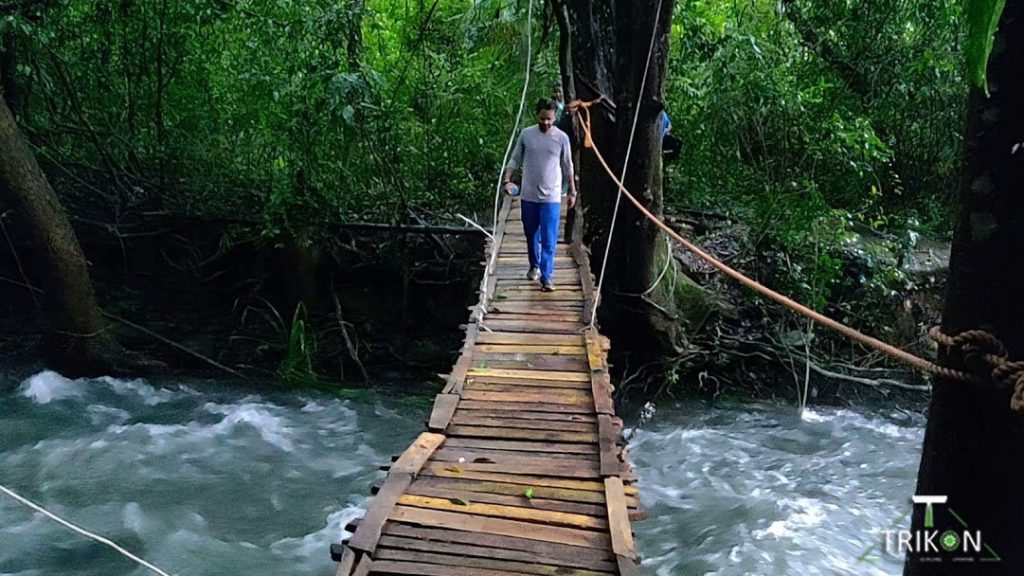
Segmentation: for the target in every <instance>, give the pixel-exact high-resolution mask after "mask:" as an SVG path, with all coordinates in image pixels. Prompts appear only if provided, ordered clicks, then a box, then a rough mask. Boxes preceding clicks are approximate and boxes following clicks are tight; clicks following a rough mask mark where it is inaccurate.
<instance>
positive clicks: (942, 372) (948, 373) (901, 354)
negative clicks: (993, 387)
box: [570, 97, 975, 382]
mask: <svg viewBox="0 0 1024 576" xmlns="http://www.w3.org/2000/svg"><path fill="white" fill-rule="evenodd" d="M602 98H603V97H602ZM602 98H599V99H597V100H593V101H591V102H583V101H579V100H577V101H574V102H572V103H571V104H570V110H573V111H574V112H575V113H576V114H577V115H580V116H585V117H584V118H583V119H582V120H583V121H582V125H583V131H584V133H585V138H584V144H583V145H584V146H585V147H586V148H591V149H592V150H593V151H594V155H595V156H596V157H597V160H598V162H600V163H601V166H602V167H604V170H605V172H607V173H608V176H610V177H611V179H612V180H613V181H614V182H615V184H616V185H618V186H619V189H620V190H621V192H622V193H623V194H625V196H626V198H629V201H630V202H632V203H633V205H634V206H636V208H637V210H640V212H641V213H642V214H643V215H644V216H645V217H647V219H648V220H650V221H651V222H653V223H654V224H655V225H656V226H658V227H659V228H661V230H662V231H664V232H665V233H666V234H668V235H669V236H670V237H671V238H672V239H674V240H675V241H676V242H679V243H680V244H682V245H683V246H684V247H685V248H686V249H687V250H690V251H691V252H693V253H694V254H696V255H697V256H699V257H701V258H702V259H704V261H706V262H707V263H708V264H711V265H712V266H714V267H715V268H717V269H718V270H719V271H721V272H722V273H723V274H725V275H726V276H729V277H731V278H733V279H735V280H737V281H738V282H740V283H741V284H743V285H744V286H747V287H748V288H750V289H751V290H753V291H754V292H757V293H758V294H760V295H762V296H764V297H766V298H769V299H771V300H774V301H775V302H778V303H779V304H782V305H783V306H785V307H786V308H789V309H790V310H792V311H793V312H796V313H797V314H801V315H803V316H806V317H807V318H810V319H811V320H813V321H814V322H817V323H818V324H820V325H822V326H825V327H826V328H829V329H831V330H833V331H835V332H838V333H839V334H842V335H843V336H846V337H847V338H850V339H851V340H854V341H856V342H860V343H861V344H863V345H865V346H867V347H869V348H871V349H873V350H877V351H879V352H881V353H883V354H886V355H887V356H890V357H892V358H896V359H898V360H902V361H904V362H906V363H907V364H910V365H911V366H913V367H915V368H918V369H920V370H924V371H925V372H930V373H932V374H937V375H939V376H942V377H944V378H948V379H950V380H956V381H960V382H972V381H975V378H973V377H972V376H971V375H970V374H967V373H966V372H961V371H959V370H954V369H952V368H946V367H945V366H940V365H938V364H936V363H935V362H932V361H930V360H926V359H924V358H921V357H919V356H916V355H914V354H911V353H910V352H907V351H905V350H900V349H899V348H897V347H895V346H893V345H891V344H888V343H886V342H882V341H881V340H879V339H877V338H872V337H871V336H868V335H866V334H863V333H861V332H859V331H857V330H855V329H853V328H851V327H849V326H847V325H845V324H843V323H841V322H838V321H836V320H833V319H831V318H829V317H828V316H825V315H824V314H821V313H819V312H816V311H814V310H811V309H810V308H808V307H806V306H804V305H803V304H800V303H799V302H796V301H794V300H793V299H791V298H789V297H787V296H783V295H782V294H779V293H778V292H776V291H774V290H772V289H770V288H768V287H766V286H764V285H762V284H760V283H759V282H757V281H756V280H753V279H751V278H748V277H747V276H744V275H743V274H742V273H740V272H738V271H736V270H734V269H732V268H730V267H729V266H727V265H726V264H725V263H723V262H721V261H719V260H718V259H717V258H715V257H714V256H712V255H710V254H708V253H707V252H705V251H703V250H701V249H700V248H698V247H697V246H696V245H695V244H693V243H692V242H690V241H689V240H687V239H685V238H683V237H682V236H680V235H679V234H678V233H677V232H676V231H675V230H673V229H672V228H670V227H669V226H668V225H666V224H665V223H664V222H662V221H661V220H660V219H659V218H658V217H656V216H655V215H654V214H652V213H651V212H650V211H649V210H648V209H647V208H645V207H644V205H643V204H641V203H640V201H639V200H637V199H636V198H635V197H634V196H633V194H632V193H630V191H629V190H628V189H626V186H625V184H623V183H622V182H621V181H619V179H618V178H617V177H616V176H615V173H614V172H612V169H611V168H610V167H609V166H608V163H607V162H605V159H604V157H603V156H602V155H601V151H600V150H598V148H597V146H596V145H595V144H594V138H593V135H592V134H591V131H590V106H591V105H593V104H596V103H597V102H600V101H601V99H602ZM579 110H582V111H583V114H580V112H579Z"/></svg>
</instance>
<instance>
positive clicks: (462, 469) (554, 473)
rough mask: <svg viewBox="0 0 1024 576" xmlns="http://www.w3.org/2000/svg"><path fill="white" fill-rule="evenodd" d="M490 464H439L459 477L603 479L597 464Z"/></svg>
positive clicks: (492, 461)
mask: <svg viewBox="0 0 1024 576" xmlns="http://www.w3.org/2000/svg"><path fill="white" fill-rule="evenodd" d="M477 460H490V462H488V463H480V462H477V461H476V460H474V461H472V462H437V464H439V465H443V466H444V470H445V471H446V472H451V473H453V475H454V477H459V475H460V474H464V473H471V472H472V473H476V472H488V473H491V472H493V473H497V474H517V475H530V476H550V477H551V478H570V479H579V480H596V479H599V478H601V471H600V467H599V465H598V463H597V462H593V461H591V462H587V461H576V462H572V463H571V465H567V464H566V463H565V461H564V460H558V461H556V460H550V459H549V460H543V459H536V458H534V459H529V460H515V459H513V458H484V459H477Z"/></svg>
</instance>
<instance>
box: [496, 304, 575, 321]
mask: <svg viewBox="0 0 1024 576" xmlns="http://www.w3.org/2000/svg"><path fill="white" fill-rule="evenodd" d="M491 312H492V313H499V314H521V315H524V316H539V317H546V316H552V315H555V316H561V315H567V314H572V315H575V316H576V318H580V317H581V316H582V314H581V312H582V308H580V307H579V306H578V305H577V304H575V303H568V304H566V305H565V306H563V307H554V308H551V307H548V306H544V307H543V308H541V307H540V306H531V305H529V304H518V303H515V302H495V303H494V304H492V305H491Z"/></svg>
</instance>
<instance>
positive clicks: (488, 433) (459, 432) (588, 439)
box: [448, 392, 597, 443]
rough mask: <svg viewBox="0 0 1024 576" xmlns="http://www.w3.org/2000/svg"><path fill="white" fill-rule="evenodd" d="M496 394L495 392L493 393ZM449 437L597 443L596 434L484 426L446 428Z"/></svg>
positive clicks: (452, 426)
mask: <svg viewBox="0 0 1024 576" xmlns="http://www.w3.org/2000/svg"><path fill="white" fill-rule="evenodd" d="M495 394H497V392H495ZM448 434H449V435H451V436H475V437H477V438H504V439H509V440H543V441H546V442H547V441H550V442H585V443H595V442H597V432H560V431H557V430H524V429H520V428H498V427H494V428H492V427H486V426H459V425H454V424H453V425H450V426H448Z"/></svg>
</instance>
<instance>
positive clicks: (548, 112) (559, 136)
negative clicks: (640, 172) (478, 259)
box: [504, 98, 576, 292]
mask: <svg viewBox="0 0 1024 576" xmlns="http://www.w3.org/2000/svg"><path fill="white" fill-rule="evenodd" d="M557 109H558V105H557V104H556V103H555V102H554V101H553V100H548V99H546V98H545V99H541V100H539V101H538V102H537V107H536V110H537V124H536V125H535V126H530V127H529V128H526V129H524V130H523V131H522V133H520V134H519V140H518V141H517V142H516V147H515V150H514V151H513V153H512V158H511V160H509V163H508V166H506V167H505V179H504V182H505V190H506V191H509V192H511V191H512V190H513V189H514V188H515V184H513V183H512V176H513V174H515V171H516V170H517V169H519V168H521V169H522V185H521V186H520V189H521V190H522V212H523V232H525V233H526V252H527V256H528V257H529V261H530V271H529V272H528V273H527V274H526V277H527V278H528V279H530V280H537V279H538V278H539V279H540V285H541V289H542V290H544V291H545V292H553V291H554V290H555V283H554V281H553V279H552V276H553V275H554V271H555V245H556V244H557V243H558V220H559V215H560V211H561V207H562V183H563V182H566V181H568V184H569V202H568V206H569V208H572V207H573V206H574V205H575V204H576V182H575V179H574V178H573V169H572V153H571V152H570V149H569V136H568V135H567V134H566V133H565V132H563V131H561V130H559V129H558V128H557V127H555V116H556V113H557Z"/></svg>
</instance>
